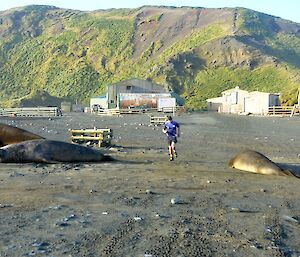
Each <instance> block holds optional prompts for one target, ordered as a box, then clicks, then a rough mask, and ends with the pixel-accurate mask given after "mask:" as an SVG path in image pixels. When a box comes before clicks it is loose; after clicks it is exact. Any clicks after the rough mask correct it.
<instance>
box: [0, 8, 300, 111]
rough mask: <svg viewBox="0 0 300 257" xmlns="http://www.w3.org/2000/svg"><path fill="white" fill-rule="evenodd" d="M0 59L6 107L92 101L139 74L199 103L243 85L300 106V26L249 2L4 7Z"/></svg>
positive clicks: (2, 98) (196, 105)
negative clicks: (86, 8) (84, 8)
mask: <svg viewBox="0 0 300 257" xmlns="http://www.w3.org/2000/svg"><path fill="white" fill-rule="evenodd" d="M0 57H1V58H0V89H1V90H0V106H2V107H3V106H18V105H20V104H22V103H24V102H26V103H30V99H37V97H38V96H40V95H42V96H43V97H44V98H45V103H47V97H45V96H49V97H48V98H51V100H53V99H56V100H57V101H58V102H59V101H63V100H72V101H79V102H83V103H88V100H89V98H90V97H91V96H95V95H99V94H102V93H103V92H104V91H105V89H106V85H107V84H110V83H114V82H118V81H120V80H125V79H131V78H140V79H150V80H152V81H154V82H156V83H158V84H161V85H162V86H164V87H168V88H170V89H173V90H174V91H175V92H176V93H178V94H180V95H181V96H183V97H184V98H185V99H186V105H187V106H188V107H191V108H203V107H205V106H206V102H205V99H207V98H210V97H216V96H218V95H219V94H220V93H221V92H222V91H224V90H226V89H228V88H231V87H235V86H239V87H240V88H242V89H246V90H260V91H270V92H280V93H281V97H282V101H283V102H285V103H287V104H293V103H295V101H296V93H297V90H298V88H299V87H300V76H299V74H300V58H299V57H300V25H299V24H297V23H293V22H290V21H287V20H282V19H280V18H277V17H273V16H270V15H266V14H262V13H258V12H255V11H251V10H248V9H241V8H236V9H234V8H224V9H219V8H218V9H204V8H188V7H185V8H171V7H153V6H145V7H141V8H138V9H112V10H100V11H94V12H81V11H74V10H66V9H59V8H56V7H52V6H27V7H24V8H15V9H10V10H7V11H4V12H0Z"/></svg>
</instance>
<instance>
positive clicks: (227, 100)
mask: <svg viewBox="0 0 300 257" xmlns="http://www.w3.org/2000/svg"><path fill="white" fill-rule="evenodd" d="M248 94H249V92H248V91H245V90H240V89H239V88H235V89H231V90H227V91H224V92H223V93H222V97H223V105H222V112H225V113H241V112H244V98H245V97H247V96H248Z"/></svg>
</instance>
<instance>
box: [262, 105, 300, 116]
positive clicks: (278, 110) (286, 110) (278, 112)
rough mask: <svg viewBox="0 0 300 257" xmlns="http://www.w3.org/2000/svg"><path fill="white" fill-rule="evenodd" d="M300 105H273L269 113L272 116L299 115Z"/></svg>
mask: <svg viewBox="0 0 300 257" xmlns="http://www.w3.org/2000/svg"><path fill="white" fill-rule="evenodd" d="M299 110H300V109H299V105H294V106H271V107H269V110H268V115H272V116H289V117H292V116H293V115H299Z"/></svg>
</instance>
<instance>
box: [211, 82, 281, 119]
mask: <svg viewBox="0 0 300 257" xmlns="http://www.w3.org/2000/svg"><path fill="white" fill-rule="evenodd" d="M206 101H207V103H208V110H210V111H218V112H223V113H252V114H260V115H265V114H267V113H268V110H269V107H270V106H278V105H280V102H279V94H273V93H265V92H258V91H253V92H248V91H246V90H241V89H240V88H239V87H235V88H233V89H229V90H226V91H224V92H222V96H221V97H217V98H211V99H207V100H206Z"/></svg>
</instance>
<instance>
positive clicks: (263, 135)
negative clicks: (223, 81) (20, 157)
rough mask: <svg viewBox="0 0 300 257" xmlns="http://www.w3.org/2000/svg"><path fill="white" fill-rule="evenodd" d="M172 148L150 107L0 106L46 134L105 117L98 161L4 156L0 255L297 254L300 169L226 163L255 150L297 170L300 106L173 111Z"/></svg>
mask: <svg viewBox="0 0 300 257" xmlns="http://www.w3.org/2000/svg"><path fill="white" fill-rule="evenodd" d="M174 119H175V120H176V121H178V122H179V123H180V125H181V132H182V135H181V137H180V138H179V142H178V144H177V151H178V154H179V156H178V158H177V159H175V161H174V162H169V161H168V152H167V142H166V139H165V135H164V134H163V133H162V131H161V127H160V126H154V125H150V122H149V120H150V118H149V116H148V114H135V115H123V116H120V117H105V116H97V115H92V114H86V113H66V114H65V115H64V116H62V117H56V118H50V119H48V118H18V117H15V118H4V117H2V118H0V122H2V123H6V124H10V125H13V126H17V127H19V128H23V129H26V130H28V131H31V132H33V133H36V134H39V135H41V136H43V137H45V138H47V139H53V140H61V141H69V137H70V133H69V130H70V129H83V128H94V127H97V128H111V129H112V130H113V140H112V144H113V146H112V147H110V148H103V149H101V150H102V151H103V152H105V153H107V154H109V155H111V156H112V157H113V158H115V159H116V161H114V162H104V163H61V164H32V163H28V164H1V166H0V196H1V197H0V217H1V218H0V224H1V227H0V228H1V234H0V256H16V257H19V256H56V257H60V256H68V257H70V256H91V257H93V256H114V257H120V256H124V257H127V256H128V257H163V256H168V257H174V256H176V257H177V256H178V257H179V256H180V257H187V256H198V257H199V256H248V257H250V256H255V257H257V256H270V257H273V256H290V257H296V256H300V237H299V235H300V200H299V199H300V186H299V185H300V184H299V183H300V180H299V179H297V178H295V177H289V176H266V175H260V174H252V173H249V172H244V171H239V170H234V169H230V168H229V167H228V165H227V163H228V161H229V159H230V158H232V157H233V156H234V155H236V154H237V153H238V152H239V151H240V150H243V149H252V150H256V151H259V152H261V153H263V154H264V155H266V156H267V157H268V158H270V159H271V160H272V161H274V162H276V163H279V164H282V165H284V166H286V167H288V168H290V169H292V170H293V171H294V172H295V173H297V174H300V138H299V127H300V118H299V117H297V116H296V117H291V118H278V117H252V116H234V115H220V114H216V113H208V112H201V113H186V114H182V115H179V116H175V117H174Z"/></svg>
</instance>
